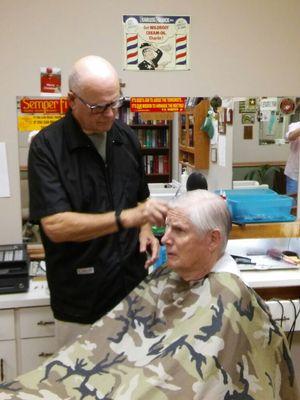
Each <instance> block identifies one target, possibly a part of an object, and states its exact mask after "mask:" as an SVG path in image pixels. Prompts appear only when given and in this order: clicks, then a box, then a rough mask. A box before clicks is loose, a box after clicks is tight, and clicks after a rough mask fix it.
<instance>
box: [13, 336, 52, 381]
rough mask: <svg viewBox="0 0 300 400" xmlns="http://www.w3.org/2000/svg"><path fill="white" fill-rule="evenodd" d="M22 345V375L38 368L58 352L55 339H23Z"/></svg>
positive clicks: (20, 371)
mask: <svg viewBox="0 0 300 400" xmlns="http://www.w3.org/2000/svg"><path fill="white" fill-rule="evenodd" d="M20 344H21V346H20V355H21V357H20V359H21V362H20V370H19V373H20V374H24V373H25V372H28V371H31V370H32V369H35V368H37V367H38V366H40V365H41V364H42V363H43V362H44V361H46V360H47V358H48V357H51V356H52V355H54V353H55V351H56V340H55V338H54V337H44V338H34V339H21V341H20Z"/></svg>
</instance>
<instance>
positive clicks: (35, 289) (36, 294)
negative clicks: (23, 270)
mask: <svg viewBox="0 0 300 400" xmlns="http://www.w3.org/2000/svg"><path fill="white" fill-rule="evenodd" d="M49 304H50V295H49V289H48V285H47V282H46V280H44V279H43V280H34V279H31V280H30V286H29V290H28V292H22V293H11V294H0V309H5V308H20V307H36V306H48V305H49Z"/></svg>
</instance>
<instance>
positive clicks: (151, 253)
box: [140, 224, 160, 268]
mask: <svg viewBox="0 0 300 400" xmlns="http://www.w3.org/2000/svg"><path fill="white" fill-rule="evenodd" d="M159 248H160V246H159V241H158V239H156V237H155V236H154V235H153V233H152V230H151V226H150V225H148V224H147V225H144V226H143V227H142V228H141V231H140V252H141V253H144V252H147V254H148V258H147V260H146V262H145V268H149V267H150V265H152V264H154V263H155V261H156V260H157V259H158V254H159Z"/></svg>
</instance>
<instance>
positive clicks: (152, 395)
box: [0, 268, 299, 400]
mask: <svg viewBox="0 0 300 400" xmlns="http://www.w3.org/2000/svg"><path fill="white" fill-rule="evenodd" d="M294 385H295V381H294V373H293V366H292V363H291V359H290V355H289V351H288V348H287V342H286V339H285V337H284V335H283V333H282V331H281V330H280V329H279V327H278V326H277V325H276V324H275V322H274V321H273V320H272V319H271V318H270V315H269V313H268V311H267V310H266V306H265V305H264V304H263V303H262V300H261V299H260V298H259V297H258V296H257V295H256V294H255V292H254V291H253V290H251V289H249V288H247V287H246V286H245V284H244V283H243V282H242V281H241V280H240V279H239V278H238V277H237V276H235V275H233V274H230V273H227V272H222V273H211V274H209V275H208V276H207V277H205V278H204V279H202V280H200V281H197V282H193V283H187V282H184V281H183V280H182V279H180V278H179V277H178V275H176V274H175V273H174V272H172V271H170V270H168V269H167V268H161V269H160V270H157V271H155V272H154V273H153V274H152V275H149V276H148V277H147V278H146V279H145V280H144V281H143V283H142V284H140V286H139V287H138V288H136V289H135V290H133V291H132V292H131V293H130V295H128V296H127V297H126V298H125V299H124V300H123V301H122V302H121V303H120V304H119V305H118V306H117V307H115V308H114V309H113V310H112V311H111V312H110V313H109V314H108V315H106V316H105V317H103V318H102V319H100V320H99V321H98V322H96V323H95V324H94V325H93V326H92V328H91V330H90V331H89V332H88V333H87V334H85V335H83V336H80V337H79V338H78V339H77V341H76V342H75V343H74V344H73V345H71V346H69V347H67V348H64V349H62V350H61V351H60V352H59V353H58V354H57V355H56V356H55V357H54V358H52V359H49V360H48V361H47V362H46V363H45V364H44V365H43V366H41V367H39V368H38V369H36V370H34V371H32V372H29V373H27V374H25V375H23V376H20V377H19V378H18V379H17V380H15V381H14V382H12V383H7V384H4V385H2V386H0V399H1V400H3V399H5V400H9V399H24V400H38V399H45V400H46V399H47V400H58V399H68V400H71V399H82V400H83V399H85V400H90V399H105V400H109V399H116V400H135V399H147V400H164V399H172V400H196V399H197V400H199V399H204V400H219V399H222V400H223V399H224V400H251V399H261V400H270V399H276V400H279V399H286V400H296V399H298V398H299V397H298V395H297V394H296V389H295V387H294Z"/></svg>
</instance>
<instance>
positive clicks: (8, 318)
mask: <svg viewBox="0 0 300 400" xmlns="http://www.w3.org/2000/svg"><path fill="white" fill-rule="evenodd" d="M14 338H15V318H14V310H0V340H10V339H14Z"/></svg>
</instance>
